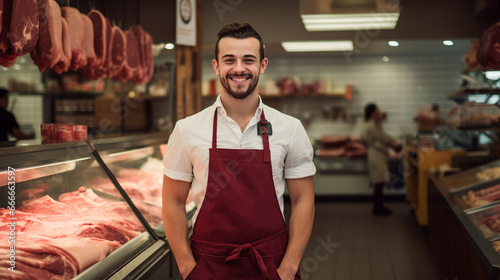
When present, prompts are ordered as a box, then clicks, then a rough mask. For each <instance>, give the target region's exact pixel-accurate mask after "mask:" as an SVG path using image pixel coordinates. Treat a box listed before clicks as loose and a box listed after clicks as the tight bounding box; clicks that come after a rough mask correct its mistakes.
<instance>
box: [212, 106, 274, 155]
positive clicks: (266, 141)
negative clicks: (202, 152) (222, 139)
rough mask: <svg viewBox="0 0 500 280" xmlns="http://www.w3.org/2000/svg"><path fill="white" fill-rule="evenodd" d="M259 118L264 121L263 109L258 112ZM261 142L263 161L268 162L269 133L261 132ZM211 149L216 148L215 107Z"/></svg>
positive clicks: (269, 152) (269, 153)
mask: <svg viewBox="0 0 500 280" xmlns="http://www.w3.org/2000/svg"><path fill="white" fill-rule="evenodd" d="M260 120H261V122H265V123H267V121H266V116H265V115H264V110H262V112H261V113H260ZM262 144H263V146H264V147H263V148H264V162H270V161H271V151H270V150H269V135H268V134H267V133H263V134H262ZM212 149H217V108H216V109H215V113H214V125H213V132H212Z"/></svg>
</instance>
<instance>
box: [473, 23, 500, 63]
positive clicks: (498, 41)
mask: <svg viewBox="0 0 500 280" xmlns="http://www.w3.org/2000/svg"><path fill="white" fill-rule="evenodd" d="M477 60H478V61H479V63H480V64H481V65H482V66H483V67H484V68H485V69H487V70H500V22H497V23H495V24H493V25H492V26H490V27H489V28H488V29H486V30H485V31H484V32H483V35H482V36H481V43H480V46H479V50H478V53H477Z"/></svg>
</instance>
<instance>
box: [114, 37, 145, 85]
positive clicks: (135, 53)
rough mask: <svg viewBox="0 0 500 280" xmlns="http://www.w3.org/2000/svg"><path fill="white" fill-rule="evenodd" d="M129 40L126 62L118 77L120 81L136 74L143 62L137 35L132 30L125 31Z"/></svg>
mask: <svg viewBox="0 0 500 280" xmlns="http://www.w3.org/2000/svg"><path fill="white" fill-rule="evenodd" d="M125 37H126V42H127V48H126V49H127V52H126V62H125V64H124V65H123V68H122V71H121V73H120V75H119V76H118V77H117V78H118V80H119V81H120V82H125V81H127V80H129V79H131V78H132V77H133V76H134V73H135V71H139V69H138V68H140V64H141V61H140V59H141V51H140V46H139V42H138V41H137V38H136V36H135V35H134V33H133V32H132V31H130V30H127V31H125Z"/></svg>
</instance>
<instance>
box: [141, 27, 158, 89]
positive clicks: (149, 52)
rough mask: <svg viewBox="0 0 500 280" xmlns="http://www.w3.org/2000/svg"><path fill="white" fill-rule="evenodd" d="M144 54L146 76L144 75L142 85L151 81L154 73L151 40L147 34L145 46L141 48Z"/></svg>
mask: <svg viewBox="0 0 500 280" xmlns="http://www.w3.org/2000/svg"><path fill="white" fill-rule="evenodd" d="M143 48H144V52H145V54H146V66H147V67H146V74H145V75H144V79H143V80H142V83H148V82H149V81H151V78H152V77H153V73H154V66H155V64H154V60H153V38H152V37H151V35H149V33H146V44H144V46H143Z"/></svg>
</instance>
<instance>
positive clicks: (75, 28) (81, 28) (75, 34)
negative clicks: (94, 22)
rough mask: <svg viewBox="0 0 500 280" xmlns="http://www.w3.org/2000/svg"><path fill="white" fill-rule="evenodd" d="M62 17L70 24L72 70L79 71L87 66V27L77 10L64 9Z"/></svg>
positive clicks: (62, 9)
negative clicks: (85, 42) (85, 43)
mask: <svg viewBox="0 0 500 280" xmlns="http://www.w3.org/2000/svg"><path fill="white" fill-rule="evenodd" d="M61 13H62V16H63V17H64V18H65V19H66V21H67V22H68V27H69V30H71V32H70V33H69V43H70V48H71V66H70V68H71V70H78V69H79V68H81V67H83V66H85V65H86V64H87V57H86V55H85V45H84V40H85V25H84V23H83V17H82V14H81V13H80V12H79V11H78V10H77V9H75V8H72V7H62V8H61Z"/></svg>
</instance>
